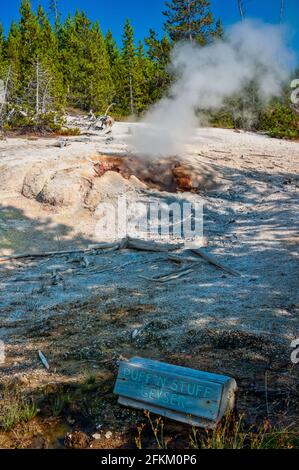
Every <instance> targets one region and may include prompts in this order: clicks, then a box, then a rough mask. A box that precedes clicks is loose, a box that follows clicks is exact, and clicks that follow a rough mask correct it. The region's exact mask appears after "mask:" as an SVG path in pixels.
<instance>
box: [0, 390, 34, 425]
mask: <svg viewBox="0 0 299 470" xmlns="http://www.w3.org/2000/svg"><path fill="white" fill-rule="evenodd" d="M0 402H1V408H0V429H1V430H3V431H9V430H11V429H13V428H14V427H15V426H16V425H17V424H19V423H21V422H27V421H30V420H31V419H33V418H34V417H35V416H36V415H37V411H38V410H37V406H36V404H35V403H34V402H33V400H32V399H29V398H26V397H23V396H22V395H21V394H19V393H17V392H16V391H11V390H10V391H8V390H7V389H3V390H1V391H0Z"/></svg>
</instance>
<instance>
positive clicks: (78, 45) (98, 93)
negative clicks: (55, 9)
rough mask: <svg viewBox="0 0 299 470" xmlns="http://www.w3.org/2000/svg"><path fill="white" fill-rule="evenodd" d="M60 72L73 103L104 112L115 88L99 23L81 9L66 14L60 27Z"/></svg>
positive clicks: (73, 104)
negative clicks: (89, 18) (70, 15)
mask: <svg viewBox="0 0 299 470" xmlns="http://www.w3.org/2000/svg"><path fill="white" fill-rule="evenodd" d="M60 47H61V49H62V57H61V58H62V61H61V62H62V72H63V76H64V80H65V84H66V87H67V90H68V100H69V103H70V104H71V105H72V106H77V107H82V108H83V109H90V108H92V109H93V110H95V111H100V112H104V111H105V108H106V107H107V106H108V105H109V104H110V102H111V100H112V98H113V94H114V89H113V82H112V77H111V73H110V63H109V57H108V53H107V49H106V44H105V40H104V37H103V35H102V32H101V30H100V26H99V24H98V23H95V24H94V25H92V24H91V22H90V21H89V20H88V18H87V17H86V15H85V13H83V12H78V11H77V12H76V14H75V17H74V18H71V17H68V18H67V20H66V22H65V23H64V25H63V26H62V27H61V31H60Z"/></svg>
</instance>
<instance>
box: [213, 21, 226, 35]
mask: <svg viewBox="0 0 299 470" xmlns="http://www.w3.org/2000/svg"><path fill="white" fill-rule="evenodd" d="M212 35H213V38H214V39H223V37H224V29H223V26H222V22H221V20H220V18H219V19H218V20H217V21H216V24H215V30H214V31H213V33H212Z"/></svg>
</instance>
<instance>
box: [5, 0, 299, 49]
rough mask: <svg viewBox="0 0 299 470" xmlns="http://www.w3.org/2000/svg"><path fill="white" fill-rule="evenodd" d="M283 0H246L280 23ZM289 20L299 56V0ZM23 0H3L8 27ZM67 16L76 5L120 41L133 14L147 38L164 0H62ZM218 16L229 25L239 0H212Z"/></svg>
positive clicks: (251, 10)
mask: <svg viewBox="0 0 299 470" xmlns="http://www.w3.org/2000/svg"><path fill="white" fill-rule="evenodd" d="M280 1H281V0H244V4H245V12H246V15H247V17H254V18H262V19H263V20H264V21H266V22H270V23H277V22H278V20H279V11H280ZM284 2H285V22H286V23H287V24H288V25H289V26H290V28H291V30H292V39H291V45H292V47H293V49H294V50H295V51H296V53H297V56H298V57H299V1H298V0H284ZM31 3H32V5H33V6H34V7H37V5H38V4H41V5H43V7H44V8H45V9H47V8H48V4H49V1H48V0H31ZM19 4H20V1H19V0H0V5H1V7H2V8H1V10H0V11H1V13H0V21H1V22H2V23H3V25H4V27H5V29H6V31H7V29H8V27H9V25H10V23H11V21H12V20H13V19H14V20H17V19H18V17H19V13H18V10H19ZM59 4H60V10H61V12H62V14H63V17H65V16H66V15H67V13H68V12H71V13H74V11H75V10H76V8H78V9H84V10H85V12H86V13H87V15H88V17H89V18H90V19H92V20H96V19H98V20H99V21H100V23H101V26H102V29H103V31H104V32H106V31H107V29H108V28H109V27H110V28H111V29H112V32H113V34H114V36H115V38H116V40H117V41H118V42H120V41H121V34H122V28H123V24H124V21H125V19H126V18H130V19H131V21H132V23H133V25H134V28H135V33H136V39H137V40H139V39H143V38H144V37H145V36H146V35H147V33H148V30H149V28H150V27H152V28H153V29H155V30H157V31H158V32H162V31H163V22H164V17H163V15H162V11H163V9H164V4H165V2H164V0H60V1H59ZM211 4H212V10H213V12H214V15H215V17H220V18H221V19H222V21H223V23H224V24H225V25H230V24H232V23H234V22H236V21H238V19H239V12H238V9H237V1H236V0H211Z"/></svg>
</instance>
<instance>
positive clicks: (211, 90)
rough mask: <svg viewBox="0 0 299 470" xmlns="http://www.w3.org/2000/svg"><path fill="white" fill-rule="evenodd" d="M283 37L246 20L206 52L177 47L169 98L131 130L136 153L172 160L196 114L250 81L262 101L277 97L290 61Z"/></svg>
mask: <svg viewBox="0 0 299 470" xmlns="http://www.w3.org/2000/svg"><path fill="white" fill-rule="evenodd" d="M285 32H286V31H285V28H284V27H282V26H276V25H269V24H265V23H261V22H258V21H253V20H248V21H245V22H243V23H238V24H236V25H234V26H232V27H231V28H230V30H229V32H228V34H227V37H226V39H225V41H223V40H219V41H217V42H214V43H212V44H210V45H208V46H206V47H200V46H198V45H192V44H190V43H180V44H177V45H176V46H175V48H174V50H173V54H172V61H171V64H172V65H171V67H172V69H173V71H174V72H175V74H176V77H177V79H176V81H175V83H174V84H173V86H172V87H171V90H170V93H169V96H168V97H165V98H163V99H162V100H161V101H160V102H158V103H157V104H156V105H154V106H153V107H152V108H151V110H150V111H149V112H148V113H147V115H146V116H145V118H144V119H143V123H144V124H146V125H142V124H141V125H140V126H138V128H137V129H136V131H135V133H134V135H133V137H132V143H133V147H134V150H135V152H137V153H139V154H141V155H151V156H155V155H157V156H171V155H177V154H178V153H179V152H181V151H182V150H183V149H184V147H185V143H186V142H187V141H188V139H189V138H190V137H191V136H192V134H193V132H194V127H197V126H198V115H196V111H197V110H198V109H201V110H210V109H214V110H215V109H219V108H220V107H221V106H222V105H223V103H224V100H225V98H227V97H229V96H231V95H233V94H234V93H237V92H240V91H241V90H242V88H243V87H244V85H246V84H247V83H249V82H250V81H251V80H253V79H254V80H256V83H257V85H258V93H259V96H260V98H261V99H262V100H264V101H267V100H268V99H269V98H271V97H273V96H277V95H279V94H280V93H281V85H282V83H283V82H285V80H286V79H287V77H288V75H289V71H290V67H291V66H292V64H293V59H294V56H293V54H292V52H291V51H290V50H289V49H288V47H287V45H286V41H285Z"/></svg>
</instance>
